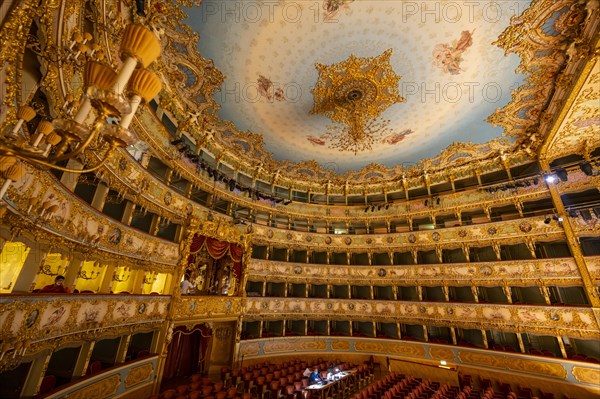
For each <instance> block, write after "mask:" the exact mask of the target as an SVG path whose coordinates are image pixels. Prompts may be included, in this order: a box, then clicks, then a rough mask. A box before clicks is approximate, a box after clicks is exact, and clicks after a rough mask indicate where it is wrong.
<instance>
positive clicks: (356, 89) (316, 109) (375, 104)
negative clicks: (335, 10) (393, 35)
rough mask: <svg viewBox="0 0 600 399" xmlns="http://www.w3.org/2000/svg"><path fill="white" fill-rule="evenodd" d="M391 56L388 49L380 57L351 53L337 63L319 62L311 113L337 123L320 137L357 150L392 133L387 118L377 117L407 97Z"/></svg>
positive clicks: (337, 147)
mask: <svg viewBox="0 0 600 399" xmlns="http://www.w3.org/2000/svg"><path fill="white" fill-rule="evenodd" d="M391 56H392V50H391V49H389V50H386V51H385V52H384V53H383V54H382V55H380V56H377V57H369V58H358V57H355V56H354V55H351V56H350V57H349V58H348V59H347V60H345V61H342V62H339V63H337V64H333V65H322V64H316V68H317V70H318V71H319V79H318V81H317V83H316V85H315V88H314V89H312V90H311V93H312V94H313V97H314V105H313V109H312V110H311V113H313V114H321V115H324V116H326V117H328V118H329V119H331V120H332V121H333V122H336V123H338V125H333V126H331V127H329V128H328V132H327V133H325V134H323V135H321V136H320V137H319V138H320V139H321V140H323V141H330V145H329V147H330V148H336V149H338V150H340V151H350V152H354V154H356V153H357V152H360V151H365V150H370V149H371V146H372V144H373V143H374V142H375V141H376V140H377V139H378V138H380V137H381V136H382V135H385V134H388V133H389V129H388V128H387V123H386V121H381V122H378V121H377V118H378V117H379V116H380V115H381V113H382V112H383V111H385V110H386V109H387V108H389V107H390V106H392V105H393V104H396V103H398V102H404V101H406V100H405V99H404V98H402V97H401V96H400V92H399V90H398V83H399V82H400V76H398V75H396V73H395V72H394V70H393V69H392V67H391V65H390V57H391Z"/></svg>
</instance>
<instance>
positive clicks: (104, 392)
mask: <svg viewBox="0 0 600 399" xmlns="http://www.w3.org/2000/svg"><path fill="white" fill-rule="evenodd" d="M119 385H121V375H120V374H113V375H111V376H110V377H108V378H104V379H102V380H100V381H98V382H96V383H94V384H91V385H88V386H86V387H85V388H83V389H80V390H78V391H75V392H73V393H71V394H67V395H65V399H89V398H94V399H96V398H97V399H104V398H109V397H111V396H112V395H114V394H115V393H117V389H119Z"/></svg>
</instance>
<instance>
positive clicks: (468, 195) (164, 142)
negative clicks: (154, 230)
mask: <svg viewBox="0 0 600 399" xmlns="http://www.w3.org/2000/svg"><path fill="white" fill-rule="evenodd" d="M139 114H140V116H139V118H140V119H141V120H142V121H143V124H144V125H145V126H147V128H148V131H146V130H145V129H142V128H141V127H140V131H139V132H137V131H136V134H138V136H139V137H140V138H142V139H144V140H145V141H147V142H148V143H151V145H152V147H153V148H155V150H156V151H161V150H163V149H168V148H170V147H171V146H169V140H170V139H169V137H171V136H170V135H169V133H167V132H166V130H165V128H164V127H163V126H162V125H161V124H160V123H159V122H158V121H157V120H156V118H155V117H153V116H152V114H151V113H150V112H148V111H145V110H142V111H141V112H139ZM149 131H152V132H153V134H149ZM158 133H159V134H158ZM158 136H160V139H159V137H158ZM261 137H262V136H261ZM165 151H166V150H165ZM164 156H165V157H166V159H165V161H166V162H167V164H168V165H169V166H170V167H174V168H177V169H178V172H179V173H180V175H181V176H182V177H184V178H185V179H187V180H189V181H190V182H193V184H194V185H195V186H197V187H199V188H202V189H203V190H205V191H208V192H212V191H215V190H218V191H219V196H220V197H221V198H223V199H225V200H227V201H231V202H233V203H236V204H239V205H242V206H251V207H253V208H255V209H257V210H263V211H265V212H273V207H272V206H270V205H268V204H266V203H265V204H263V203H260V202H256V201H253V200H252V199H251V198H248V197H246V196H245V195H238V194H235V193H232V192H230V191H229V189H228V187H226V186H225V185H224V184H221V183H220V182H217V183H216V184H213V183H212V182H211V181H207V179H205V178H203V177H202V176H198V175H197V174H196V170H195V169H193V170H190V169H189V165H187V166H186V165H185V162H184V161H182V160H178V158H173V155H172V154H167V153H165V154H164ZM136 168H139V166H137V167H136ZM482 168H483V167H482ZM260 169H262V166H261V168H260ZM484 169H485V168H484ZM239 170H240V172H244V171H246V170H245V169H239ZM247 172H248V173H249V174H250V175H255V173H254V171H253V170H252V171H247ZM469 173H470V172H469ZM469 173H465V175H469ZM298 178H300V177H298ZM269 179H270V178H269ZM445 179H446V178H445V177H444V180H445ZM298 182H299V181H298V180H295V181H294V184H295V187H296V188H297V189H301V187H299V186H298ZM132 185H133V186H134V187H136V186H139V183H138V184H132ZM154 186H157V187H158V186H162V185H159V184H153V187H154ZM304 188H305V189H309V188H310V190H312V192H315V193H316V192H320V191H322V185H321V184H319V185H316V186H314V187H312V186H310V187H309V186H306V187H304ZM370 191H373V192H380V191H381V188H378V185H373V187H372V189H371V190H370ZM515 191H516V193H511V195H510V197H509V196H508V195H507V194H506V193H505V192H501V191H498V192H496V193H493V194H490V193H487V192H484V191H475V190H474V191H471V192H469V191H468V192H462V193H460V194H459V193H456V194H450V195H447V196H444V204H445V205H446V206H448V207H451V206H457V207H464V208H470V207H480V206H481V204H482V203H488V202H489V203H490V204H492V203H493V204H498V203H501V202H502V201H504V202H506V203H512V201H513V197H514V198H522V199H523V200H526V199H527V200H529V199H533V197H536V198H537V197H538V196H542V195H545V187H544V185H543V184H535V185H532V186H530V187H521V188H517V189H515ZM342 192H343V191H342ZM149 194H150V193H147V194H145V195H149ZM359 194H363V191H362V189H361V190H360V192H359ZM178 197H179V194H177V193H175V192H174V193H173V198H174V199H177V198H178ZM152 201H153V202H152V203H153V204H156V203H159V202H160V198H155V197H152ZM174 203H175V200H174ZM408 204H409V205H410V212H411V213H412V214H415V215H421V214H427V213H428V212H429V211H430V209H429V208H426V207H423V202H422V201H417V200H413V201H409V203H408ZM149 209H152V208H149ZM198 209H199V208H198ZM275 211H276V212H281V213H283V214H287V215H290V216H293V217H296V218H307V217H310V216H313V217H315V216H318V217H320V218H324V219H328V220H338V219H339V220H343V219H344V217H346V215H345V213H344V210H343V209H341V208H340V212H339V216H336V215H337V213H338V212H337V211H336V208H335V207H333V210H332V212H330V213H331V215H328V214H326V212H325V209H323V208H322V207H306V206H296V205H295V204H294V203H292V204H290V205H289V206H287V207H285V209H277V208H275ZM415 211H416V212H415ZM348 212H349V214H348V215H347V216H355V217H358V218H364V217H365V216H364V213H363V212H362V208H361V209H360V210H358V209H356V210H355V209H349V210H348ZM396 212H402V213H406V212H408V207H405V206H404V205H401V204H398V205H396V204H394V206H393V207H391V208H390V209H389V210H385V212H384V211H381V212H378V215H375V216H373V217H371V216H369V219H371V218H373V219H375V220H377V219H378V218H383V217H385V215H384V214H386V213H392V214H395V213H396ZM379 215H380V216H379ZM254 227H255V228H258V226H254ZM264 231H266V233H265V234H267V235H271V234H273V231H272V230H271V229H265V230H264ZM325 240H326V241H327V240H331V237H329V236H327V238H326V239H325Z"/></svg>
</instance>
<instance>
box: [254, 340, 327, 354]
mask: <svg viewBox="0 0 600 399" xmlns="http://www.w3.org/2000/svg"><path fill="white" fill-rule="evenodd" d="M326 349H327V342H326V341H324V340H302V341H299V342H294V340H290V341H279V340H277V341H270V342H265V343H264V345H263V350H264V352H265V353H289V352H298V351H304V352H309V351H324V350H326Z"/></svg>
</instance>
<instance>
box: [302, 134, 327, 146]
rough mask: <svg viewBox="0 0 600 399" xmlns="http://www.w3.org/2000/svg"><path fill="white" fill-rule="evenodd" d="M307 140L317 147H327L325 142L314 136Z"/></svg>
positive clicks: (308, 137) (307, 137)
mask: <svg viewBox="0 0 600 399" xmlns="http://www.w3.org/2000/svg"><path fill="white" fill-rule="evenodd" d="M306 140H308V141H310V142H311V143H313V144H315V145H325V140H323V139H320V138H318V137H315V136H313V135H309V136H306Z"/></svg>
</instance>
